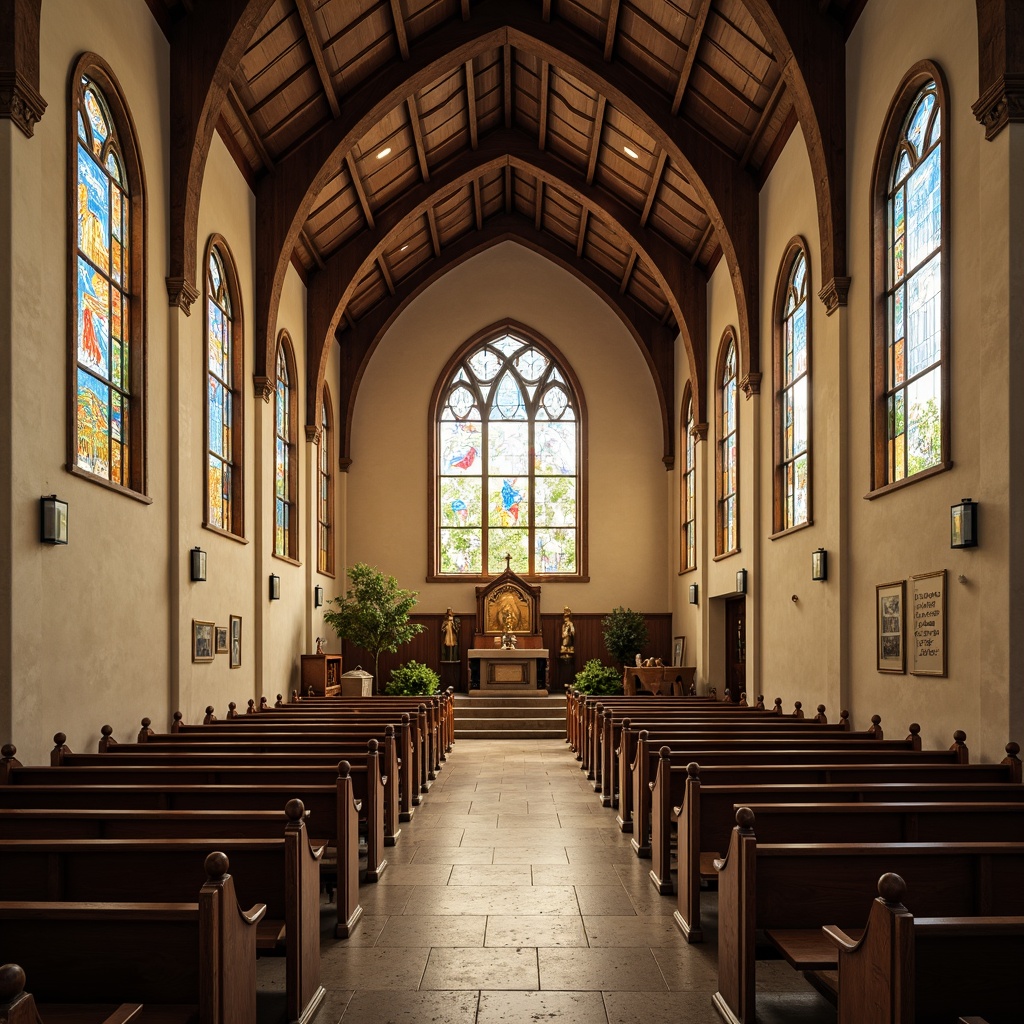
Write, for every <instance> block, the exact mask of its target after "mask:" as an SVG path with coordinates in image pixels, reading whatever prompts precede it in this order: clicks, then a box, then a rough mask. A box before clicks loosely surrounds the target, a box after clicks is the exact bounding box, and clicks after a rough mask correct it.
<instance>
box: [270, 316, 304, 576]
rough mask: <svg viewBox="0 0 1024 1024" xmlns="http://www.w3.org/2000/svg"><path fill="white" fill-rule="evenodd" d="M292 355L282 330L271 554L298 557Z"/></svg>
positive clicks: (275, 403) (279, 348) (289, 344)
mask: <svg viewBox="0 0 1024 1024" xmlns="http://www.w3.org/2000/svg"><path fill="white" fill-rule="evenodd" d="M294 381H295V358H294V356H293V355H292V346H291V339H290V338H289V337H288V334H287V333H286V332H284V331H282V332H281V336H280V338H279V339H278V343H277V389H276V394H275V396H274V554H275V555H280V556H281V557H282V558H290V559H293V560H298V557H299V542H298V522H297V515H296V513H297V502H298V486H297V475H296V474H297V472H298V466H297V465H296V459H295V433H296V411H295V405H296V400H295V385H294Z"/></svg>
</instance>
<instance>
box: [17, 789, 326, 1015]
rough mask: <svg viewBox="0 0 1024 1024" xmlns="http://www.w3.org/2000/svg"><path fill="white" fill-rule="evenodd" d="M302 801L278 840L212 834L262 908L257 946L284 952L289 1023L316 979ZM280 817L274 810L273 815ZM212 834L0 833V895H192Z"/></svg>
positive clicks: (309, 1003) (311, 861) (245, 891)
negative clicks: (137, 836) (101, 836)
mask: <svg viewBox="0 0 1024 1024" xmlns="http://www.w3.org/2000/svg"><path fill="white" fill-rule="evenodd" d="M304 814H305V810H304V808H303V805H302V802H301V801H300V800H290V801H289V802H288V805H287V806H286V807H285V817H286V819H287V824H286V825H285V826H284V829H283V837H281V835H280V831H279V837H278V838H275V839H224V838H218V839H216V840H215V841H216V843H217V845H218V846H219V847H220V849H221V852H223V853H224V854H226V855H227V856H228V857H229V859H230V860H231V862H232V863H233V864H234V865H235V872H236V875H237V877H238V882H237V885H236V889H237V891H238V896H239V898H240V899H241V900H242V901H243V902H244V903H248V902H250V901H255V900H257V899H258V901H259V902H260V903H262V904H264V905H265V906H266V908H267V912H266V915H265V916H264V917H263V919H262V921H261V922H260V925H259V929H258V931H257V940H256V941H257V950H258V951H260V952H262V953H275V952H277V951H278V949H279V948H280V947H281V945H282V943H283V946H284V950H285V958H286V967H285V979H286V981H285V1005H286V1012H287V1018H288V1020H289V1021H291V1022H295V1021H306V1020H311V1019H312V1017H313V1015H314V1014H315V1013H316V1011H317V1010H318V1008H319V1006H320V1003H321V1002H322V1000H323V998H324V995H325V991H324V989H323V987H322V986H321V985H320V858H321V855H322V852H323V851H322V849H319V850H314V849H313V848H312V847H311V846H310V843H309V839H308V836H307V833H306V828H305V824H304V822H303V818H304ZM278 821H279V823H280V821H281V819H280V817H279V819H278ZM211 842H213V840H210V839H141V840H122V839H91V840H82V839H29V838H19V839H4V840H0V863H2V864H3V865H4V870H3V871H2V872H0V900H8V901H10V900H15V899H18V900H22V901H27V900H32V901H38V902H51V903H53V902H56V903H65V902H81V901H92V902H99V903H104V902H121V901H130V902H136V901H138V902H143V901H144V902H148V903H176V902H181V901H182V900H183V899H186V898H187V896H188V895H189V894H190V893H192V892H194V884H195V875H196V869H197V865H198V864H199V863H200V862H201V861H202V859H203V856H204V855H205V853H206V852H208V851H209V849H210V845H211Z"/></svg>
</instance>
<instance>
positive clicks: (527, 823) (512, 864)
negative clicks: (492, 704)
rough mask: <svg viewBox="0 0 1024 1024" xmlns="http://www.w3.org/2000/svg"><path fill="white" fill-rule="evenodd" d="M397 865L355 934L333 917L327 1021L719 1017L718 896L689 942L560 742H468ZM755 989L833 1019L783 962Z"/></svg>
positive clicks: (411, 831)
mask: <svg viewBox="0 0 1024 1024" xmlns="http://www.w3.org/2000/svg"><path fill="white" fill-rule="evenodd" d="M388 862H389V866H388V868H387V870H386V872H385V873H384V875H383V877H382V878H381V880H380V882H379V883H378V884H377V885H370V886H363V887H361V889H360V900H361V902H362V904H363V908H364V916H363V919H362V921H361V922H360V923H359V926H358V928H357V930H356V932H355V934H354V935H353V936H352V937H351V938H350V939H347V940H337V939H335V938H334V937H333V914H332V913H331V914H330V915H329V916H330V919H331V921H330V926H327V920H328V914H325V918H324V920H325V930H324V933H323V949H322V977H321V982H322V984H323V985H324V987H325V988H326V989H327V993H328V994H327V997H326V999H325V1001H324V1004H323V1006H322V1009H321V1011H320V1013H319V1015H318V1017H317V1024H338V1022H339V1021H343V1022H344V1024H406V1022H408V1024H413V1022H416V1024H427V1022H429V1024H523V1022H531V1021H545V1020H549V1021H557V1022H559V1024H627V1022H629V1024H633V1022H636V1021H643V1022H644V1024H691V1022H692V1024H696V1022H703V1021H710V1022H714V1021H717V1020H718V1017H717V1014H716V1013H715V1011H714V1010H713V1009H712V1006H711V996H712V993H713V992H714V991H715V990H716V988H717V968H716V961H717V946H718V936H717V933H716V931H715V926H714V921H715V916H716V915H715V905H714V900H715V897H714V894H706V896H705V899H706V900H707V901H708V908H709V910H710V914H709V917H710V921H709V922H708V924H709V925H710V927H705V936H706V939H705V942H704V944H702V945H692V946H691V945H687V944H686V942H685V941H684V940H683V938H682V935H681V933H680V932H679V930H678V929H677V928H676V926H675V925H674V924H673V921H672V911H673V910H674V898H673V897H669V896H660V895H658V893H657V892H656V891H655V890H654V888H653V886H652V885H651V883H650V880H649V879H648V876H647V873H648V871H649V869H650V862H649V861H646V862H645V861H640V860H638V859H637V857H636V855H635V854H634V853H633V850H632V847H631V846H630V844H629V836H626V835H623V834H622V833H620V832H619V831H618V829H617V828H616V827H615V823H614V812H613V811H609V810H607V809H605V808H602V807H601V805H600V803H599V801H598V798H597V797H596V796H595V794H594V791H593V784H592V783H588V782H587V780H586V779H585V777H584V774H583V773H582V772H581V771H580V770H579V765H578V762H576V760H575V759H574V757H573V755H572V753H571V752H570V751H569V748H568V747H567V746H566V745H565V742H564V741H562V740H536V741H531V742H519V741H512V740H477V741H469V740H463V741H460V742H458V743H457V744H456V747H455V750H454V751H453V752H452V754H450V755H449V758H448V761H447V762H446V763H445V765H444V769H443V771H442V772H441V773H440V774H439V776H438V779H437V781H436V782H435V783H434V784H433V787H432V788H431V791H430V793H429V794H428V795H427V797H426V798H425V800H424V802H423V804H422V806H420V807H419V808H418V809H417V810H416V814H415V816H414V819H413V820H412V821H411V822H409V823H407V824H405V825H403V828H402V835H401V837H400V838H399V842H398V844H397V845H396V846H395V847H393V848H391V849H390V850H389V851H388ZM325 909H326V908H325ZM261 964H266V968H265V973H264V976H265V977H268V975H267V974H266V972H267V971H269V972H270V973H272V974H277V973H279V972H280V973H281V977H282V978H283V964H281V962H280V961H271V962H269V963H268V962H266V961H261ZM271 964H273V965H274V966H271ZM268 980H269V977H268ZM758 993H759V994H758V1019H759V1021H760V1022H761V1024H835V1020H836V1015H835V1011H834V1010H833V1009H832V1008H831V1007H830V1006H829V1005H828V1003H826V1002H825V1001H824V1000H823V999H822V998H821V997H820V996H818V995H817V994H816V993H815V992H814V991H813V990H812V989H811V988H810V987H809V986H808V985H807V983H806V982H805V981H804V980H803V979H802V978H801V977H800V976H799V975H798V974H797V973H796V972H795V971H793V970H792V969H791V968H790V967H789V966H788V965H786V964H785V963H783V962H781V961H766V962H759V963H758Z"/></svg>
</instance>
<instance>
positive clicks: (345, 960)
mask: <svg viewBox="0 0 1024 1024" xmlns="http://www.w3.org/2000/svg"><path fill="white" fill-rule="evenodd" d="M429 953H430V950H429V949H428V948H425V947H417V948H415V949H414V948H412V947H409V946H407V947H405V948H404V949H403V950H402V955H401V956H395V953H394V950H392V949H389V948H388V947H380V946H374V947H373V948H371V949H366V948H362V947H357V946H341V945H339V946H335V947H334V948H333V949H330V950H328V951H327V952H325V953H324V954H322V956H321V958H320V984H321V985H323V986H324V988H326V989H343V988H352V987H353V983H358V988H357V989H356V993H357V994H359V993H362V992H364V991H366V990H368V989H373V990H380V989H386V990H387V991H389V992H390V991H397V990H403V989H404V990H405V991H414V990H415V989H418V988H419V987H420V981H421V979H422V978H423V971H424V968H425V967H426V966H427V956H428V954H429ZM379 998H380V997H379V996H378V999H379Z"/></svg>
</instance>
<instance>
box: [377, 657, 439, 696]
mask: <svg viewBox="0 0 1024 1024" xmlns="http://www.w3.org/2000/svg"><path fill="white" fill-rule="evenodd" d="M440 685H441V677H440V676H439V675H438V674H437V673H436V672H435V671H434V670H433V669H432V668H428V667H427V666H426V665H421V664H420V663H419V662H418V661H409V662H406V663H405V664H404V665H399V666H398V668H396V669H395V670H394V671H393V672H392V673H391V681H390V682H389V683H388V686H387V689H386V690H385V691H384V692H385V693H387V694H389V695H390V696H393V697H414V696H418V695H419V694H432V693H437V689H438V687H439V686H440Z"/></svg>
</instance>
